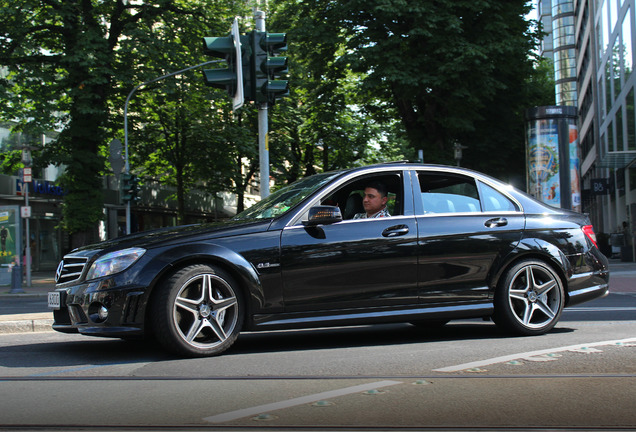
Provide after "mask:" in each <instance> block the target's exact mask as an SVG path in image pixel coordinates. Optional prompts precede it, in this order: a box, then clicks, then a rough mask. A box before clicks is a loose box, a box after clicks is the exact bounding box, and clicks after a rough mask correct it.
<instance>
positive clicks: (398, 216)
mask: <svg viewBox="0 0 636 432" xmlns="http://www.w3.org/2000/svg"><path fill="white" fill-rule="evenodd" d="M373 178H377V176H374V177H373ZM369 179H370V177H369V176H364V178H355V179H354V180H353V181H352V180H349V181H347V182H346V184H344V185H343V186H342V187H341V188H340V189H337V190H336V191H335V192H333V193H332V192H330V193H329V194H328V196H324V197H321V199H320V200H317V201H316V203H319V204H325V203H328V204H336V205H339V206H340V207H341V208H342V214H348V213H350V212H349V211H348V209H345V208H344V206H345V203H346V202H350V201H352V200H350V197H351V196H353V195H355V193H357V191H358V190H359V189H364V187H363V186H361V185H362V184H363V183H364V182H365V181H367V180H369ZM380 179H381V180H383V181H387V182H391V183H392V184H393V186H391V188H390V189H389V190H390V191H391V190H392V193H393V194H394V198H395V200H396V201H397V203H393V204H394V205H393V206H392V215H391V217H388V218H377V219H359V220H354V219H350V220H343V221H341V222H337V223H333V224H329V225H320V226H317V227H305V226H303V225H302V224H301V223H295V224H293V225H291V226H287V227H285V228H284V229H283V232H282V234H281V267H282V275H283V286H284V288H283V290H284V300H285V311H286V312H299V311H315V310H333V309H346V308H352V309H353V308H362V307H380V306H392V305H400V304H408V303H412V304H417V254H416V249H417V226H416V222H415V217H414V213H413V208H412V191H411V185H410V178H409V177H404V175H403V174H402V172H401V171H400V172H393V173H390V174H388V173H384V174H382V176H381V178H380ZM336 201H338V202H336ZM349 217H352V216H351V215H350V216H349Z"/></svg>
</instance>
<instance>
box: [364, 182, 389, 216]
mask: <svg viewBox="0 0 636 432" xmlns="http://www.w3.org/2000/svg"><path fill="white" fill-rule="evenodd" d="M386 202H387V197H383V196H382V195H380V192H378V190H377V189H374V188H371V187H368V188H366V189H365V190H364V198H363V199H362V206H363V207H364V210H365V211H366V212H367V216H372V215H374V214H376V213H377V212H379V211H380V210H382V209H383V208H384V207H385V206H386Z"/></svg>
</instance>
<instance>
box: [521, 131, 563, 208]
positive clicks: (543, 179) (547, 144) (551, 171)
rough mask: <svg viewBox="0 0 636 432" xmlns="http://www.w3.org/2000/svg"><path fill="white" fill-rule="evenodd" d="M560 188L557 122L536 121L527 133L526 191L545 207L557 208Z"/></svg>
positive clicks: (559, 199)
mask: <svg viewBox="0 0 636 432" xmlns="http://www.w3.org/2000/svg"><path fill="white" fill-rule="evenodd" d="M560 188H561V184H560V179H559V129H558V122H557V121H556V120H553V119H541V120H537V121H535V122H534V124H533V125H532V127H531V128H530V129H529V131H528V191H529V192H530V194H531V195H533V196H534V197H535V198H537V199H539V200H540V201H543V202H544V203H546V204H550V205H551V206H554V207H561V195H560V193H561V190H560Z"/></svg>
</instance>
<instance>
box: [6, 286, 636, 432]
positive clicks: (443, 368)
mask: <svg viewBox="0 0 636 432" xmlns="http://www.w3.org/2000/svg"><path fill="white" fill-rule="evenodd" d="M610 300H611V301H612V302H614V301H616V302H617V303H616V305H617V306H616V307H626V306H624V305H625V304H627V303H626V302H625V300H628V301H629V302H630V303H629V304H631V305H633V301H634V297H633V296H631V295H626V296H624V300H623V301H620V299H612V298H611V297H610V298H609V299H605V301H606V302H610ZM590 304H592V303H589V304H588V305H590ZM618 305H621V306H618ZM605 308H611V306H610V305H609V303H605V304H604V305H600V304H597V305H596V306H594V309H598V310H597V311H590V312H589V316H590V318H591V319H588V320H584V321H581V320H573V319H572V318H573V317H569V316H568V314H567V313H566V315H565V316H564V319H563V320H562V322H561V323H560V324H559V325H558V326H557V328H556V329H555V330H554V331H552V332H550V333H549V334H547V335H544V336H540V337H529V338H523V337H508V336H506V335H504V334H502V333H500V332H499V331H498V330H497V328H496V327H495V326H494V325H493V324H491V323H488V322H482V321H479V320H466V321H458V322H452V323H450V324H449V325H447V326H446V327H444V328H442V329H437V330H421V329H418V328H416V327H413V326H409V325H406V324H404V325H382V326H360V327H354V328H336V329H316V330H301V331H288V332H269V333H249V334H244V335H242V336H241V337H239V339H238V341H237V343H236V344H235V346H233V347H232V348H231V349H230V350H229V351H228V352H227V353H226V354H224V355H222V356H219V357H215V358H205V359H179V358H175V357H172V356H170V355H167V354H165V353H164V352H162V351H160V350H158V349H157V348H156V347H154V346H153V345H152V344H149V343H133V342H125V341H121V340H105V339H93V338H90V337H85V336H80V335H63V334H58V333H52V332H47V333H28V334H21V335H0V347H2V348H0V406H2V410H0V430H7V429H11V428H14V427H17V426H20V427H22V428H24V427H27V429H22V430H30V429H29V427H31V428H32V430H43V429H44V430H54V429H57V430H59V429H60V428H61V429H64V430H72V429H74V428H75V429H81V428H86V427H89V428H91V427H95V426H96V425H99V427H100V430H102V428H107V429H109V430H110V429H112V430H129V429H130V430H135V429H137V428H139V427H142V426H143V427H147V428H151V430H155V429H152V428H153V427H154V428H161V429H162V430H165V429H166V428H174V430H184V429H186V428H187V429H194V430H209V429H218V428H220V429H223V430H226V429H232V428H239V429H254V428H256V429H260V428H267V429H270V430H282V429H286V430H288V429H290V428H291V429H292V430H296V429H298V430H301V429H305V428H309V427H314V426H315V427H318V428H320V430H342V429H348V430H351V429H356V430H357V429H364V430H390V429H393V430H395V429H398V428H442V427H444V428H450V429H471V430H474V429H475V428H478V427H483V428H488V429H490V428H512V427H524V428H578V429H579V430H580V429H581V428H593V429H594V430H600V429H604V428H629V429H631V428H635V429H636V413H635V412H634V406H636V361H634V359H636V319H631V320H628V319H621V320H618V319H613V318H612V313H611V311H606V310H604V309H605ZM572 313H579V312H572ZM599 314H603V315H604V316H605V318H604V319H601V318H600V316H601V315H599ZM608 314H609V315H608ZM615 316H616V314H614V318H615Z"/></svg>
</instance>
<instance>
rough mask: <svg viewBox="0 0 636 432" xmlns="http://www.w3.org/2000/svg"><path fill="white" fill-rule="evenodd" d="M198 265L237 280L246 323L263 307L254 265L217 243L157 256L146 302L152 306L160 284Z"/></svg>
mask: <svg viewBox="0 0 636 432" xmlns="http://www.w3.org/2000/svg"><path fill="white" fill-rule="evenodd" d="M195 264H209V265H216V266H219V267H221V268H222V269H223V270H225V271H226V272H228V273H229V274H230V275H231V276H232V277H233V278H234V280H236V282H237V283H238V285H239V289H240V290H241V293H242V294H243V297H244V299H245V308H246V309H245V314H244V316H243V320H244V322H243V324H245V321H246V320H247V319H248V317H249V315H250V311H251V310H253V308H254V307H258V305H262V304H263V302H264V293H263V289H262V285H261V281H260V278H259V275H258V273H257V271H256V269H255V268H254V266H252V264H250V262H249V261H247V259H245V258H244V257H243V256H241V255H240V254H238V253H237V252H235V251H233V250H230V249H228V248H226V247H223V246H220V245H216V244H192V245H179V246H175V247H173V248H170V249H166V250H164V251H162V252H161V253H160V254H158V255H157V256H156V257H154V258H153V260H152V265H153V267H154V266H156V267H159V268H156V267H155V268H154V269H153V273H155V277H154V278H153V280H152V282H151V283H150V284H149V285H148V293H147V303H148V304H150V302H151V301H152V298H153V295H154V292H155V289H156V287H157V286H158V285H159V284H161V283H162V282H163V281H165V280H167V279H168V278H170V277H171V276H172V275H173V274H175V273H176V272H178V271H179V270H181V269H183V268H185V267H187V266H190V265H195ZM149 265H151V264H149ZM142 271H143V270H142ZM148 318H149V317H148V316H147V315H146V317H145V321H146V324H148Z"/></svg>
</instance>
